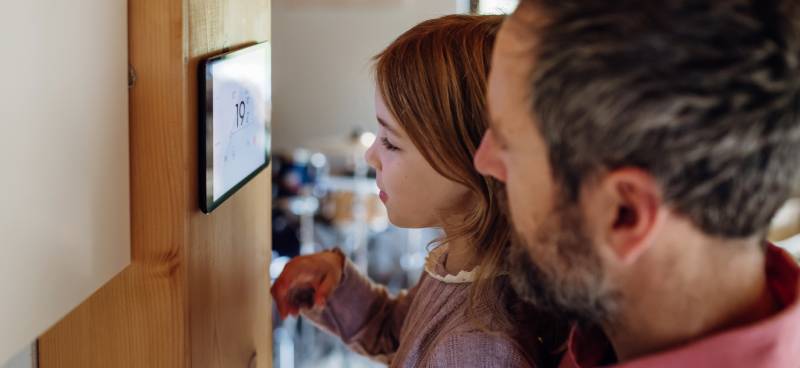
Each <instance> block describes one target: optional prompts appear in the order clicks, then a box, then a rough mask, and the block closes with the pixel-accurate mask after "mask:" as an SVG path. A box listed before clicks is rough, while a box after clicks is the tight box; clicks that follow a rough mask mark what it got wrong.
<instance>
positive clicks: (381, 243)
mask: <svg viewBox="0 0 800 368" xmlns="http://www.w3.org/2000/svg"><path fill="white" fill-rule="evenodd" d="M516 3H517V0H273V2H272V12H273V17H272V19H273V25H272V37H273V70H274V71H273V83H274V84H273V98H274V100H273V119H272V129H273V131H272V133H273V134H272V136H273V137H278V138H276V139H273V152H274V155H273V161H272V168H273V193H272V196H273V201H272V203H273V209H272V215H273V218H272V232H273V235H272V236H273V240H272V244H273V255H272V264H271V267H270V273H271V276H272V278H273V280H274V279H275V278H276V277H277V276H278V275H279V274H280V271H281V270H282V268H283V266H284V265H285V264H286V262H287V261H288V260H289V259H290V258H291V257H294V256H296V255H298V254H307V253H312V252H316V251H320V250H323V249H328V248H332V247H335V246H338V247H340V248H341V249H342V250H343V251H344V252H345V253H346V254H347V255H348V257H349V258H350V259H351V260H353V261H354V262H355V263H356V264H357V265H358V267H359V268H360V269H361V270H362V271H364V272H366V273H367V274H368V275H369V276H370V278H371V279H372V280H374V281H376V282H380V283H382V284H385V285H387V287H388V288H389V289H390V290H391V291H392V292H397V291H398V290H401V289H404V288H407V287H409V286H411V285H413V284H414V283H415V282H416V281H417V279H418V277H419V275H420V273H421V272H422V267H423V262H424V259H425V255H426V251H427V246H428V244H429V243H430V242H431V241H432V240H434V239H435V238H436V237H437V236H438V235H439V233H438V232H437V230H435V229H417V230H406V229H399V228H396V227H393V226H392V225H391V224H390V223H389V222H388V219H387V217H386V213H385V209H384V208H383V205H382V204H381V202H380V200H379V199H378V196H377V187H376V185H375V180H374V173H373V172H371V170H370V169H369V168H368V166H367V164H366V162H365V161H364V159H363V155H364V151H365V150H366V149H367V147H368V146H369V145H371V144H372V141H373V140H374V139H375V135H374V133H375V131H376V129H377V123H376V121H375V113H374V106H373V98H374V96H373V93H374V85H373V79H372V77H373V74H372V69H371V68H372V61H371V59H372V57H373V56H374V55H376V54H377V53H378V52H380V51H381V50H382V49H383V48H384V47H386V46H387V45H389V43H391V42H392V41H393V40H394V39H395V38H396V37H397V36H399V35H400V34H401V33H403V32H404V31H406V30H407V29H409V28H410V27H412V26H413V25H415V24H417V23H419V22H421V21H423V20H426V19H430V18H434V17H438V16H441V15H445V14H452V13H469V12H472V13H483V14H488V13H493V14H497V13H505V14H507V13H510V12H511V11H513V9H514V7H515V6H516ZM797 193H798V195H796V197H800V190H798V192H797ZM798 233H800V198H795V199H792V200H791V201H790V202H789V203H787V205H786V207H785V208H784V209H783V210H782V211H781V212H780V213H779V214H778V216H776V218H775V223H774V229H773V231H772V232H771V234H770V238H771V239H772V240H775V241H782V242H781V243H780V244H781V245H784V246H786V247H788V248H790V249H792V250H793V251H794V252H795V254H798V253H800V238H798V237H797V236H795V235H796V234H798ZM793 236H794V237H793ZM273 316H275V319H274V321H273V326H274V330H273V345H274V346H273V352H274V366H275V367H277V368H293V367H314V368H324V367H381V366H383V365H381V364H378V363H375V362H372V361H370V360H369V359H367V358H364V357H361V356H358V355H356V354H354V353H350V352H349V351H348V350H347V348H346V347H344V346H343V344H342V343H341V342H339V340H338V339H337V338H334V337H331V336H329V335H326V334H325V333H324V332H321V331H320V330H318V329H316V328H315V327H314V326H312V325H310V324H309V323H307V322H306V321H304V320H302V318H301V319H297V318H289V319H287V320H285V321H280V319H279V318H278V317H277V316H278V314H277V312H273Z"/></svg>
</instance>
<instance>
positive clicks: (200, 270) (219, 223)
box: [39, 0, 272, 368]
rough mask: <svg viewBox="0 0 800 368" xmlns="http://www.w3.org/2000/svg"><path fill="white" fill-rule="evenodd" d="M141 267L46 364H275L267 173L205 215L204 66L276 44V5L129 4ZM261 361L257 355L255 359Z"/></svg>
mask: <svg viewBox="0 0 800 368" xmlns="http://www.w3.org/2000/svg"><path fill="white" fill-rule="evenodd" d="M128 6H129V52H130V61H131V65H132V66H133V68H134V69H135V71H136V76H137V78H136V82H135V85H134V86H133V88H132V89H131V91H130V92H131V93H130V126H131V128H130V129H131V132H130V133H131V232H132V238H131V241H132V262H133V263H132V265H131V266H130V267H128V268H127V269H126V270H125V271H123V272H122V273H121V274H120V275H118V276H117V277H116V278H114V279H113V280H112V281H111V282H109V283H108V284H106V285H105V286H104V287H103V288H101V289H100V290H99V291H98V292H97V293H95V294H94V295H93V296H92V297H90V298H89V299H88V300H86V301H85V302H84V303H83V304H81V306H79V307H78V308H77V309H76V310H74V311H73V312H72V313H70V314H69V315H68V316H67V317H65V318H64V319H63V320H62V321H60V322H59V323H58V324H56V325H55V326H53V328H51V329H50V330H49V331H48V332H47V333H45V334H44V335H43V336H42V337H41V338H40V344H39V349H40V366H41V367H43V368H50V367H76V368H77V367H80V368H87V367H103V368H106V367H115V368H116V367H147V368H157V367H165V368H180V367H248V366H250V364H251V362H257V365H253V366H258V367H270V366H271V363H272V358H271V349H270V347H271V340H270V337H271V326H270V318H271V315H270V310H271V309H270V308H271V306H270V300H269V285H268V280H269V277H268V268H267V267H268V264H269V258H270V247H271V244H270V234H271V231H270V213H271V211H270V206H271V205H270V193H271V188H270V175H269V169H266V170H265V171H264V172H262V173H261V174H260V175H259V176H258V177H256V178H255V179H254V180H253V181H251V182H250V183H249V184H248V185H247V186H245V187H244V188H243V189H242V190H240V191H239V192H237V193H236V194H235V195H234V196H233V197H232V198H230V199H229V200H228V201H227V202H226V203H225V204H224V205H222V206H221V207H219V208H218V209H217V210H215V211H214V212H213V213H212V214H211V215H204V214H202V213H201V212H200V211H199V209H198V203H197V202H198V200H197V199H196V198H197V197H198V194H197V191H198V185H197V179H196V178H197V157H198V147H197V143H196V142H197V112H196V111H197V80H196V75H197V74H196V68H197V64H198V62H199V60H200V59H201V58H203V57H205V56H208V55H210V54H216V53H218V52H221V51H222V49H223V48H228V47H237V46H240V45H245V44H248V43H251V42H257V41H264V40H268V39H269V24H270V9H269V0H231V1H227V0H130V1H129V5H128ZM253 357H257V359H253Z"/></svg>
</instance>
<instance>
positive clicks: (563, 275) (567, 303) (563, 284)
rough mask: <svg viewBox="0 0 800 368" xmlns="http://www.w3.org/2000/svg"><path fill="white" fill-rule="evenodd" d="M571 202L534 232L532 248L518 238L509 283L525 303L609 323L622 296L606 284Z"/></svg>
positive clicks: (585, 320) (581, 319)
mask: <svg viewBox="0 0 800 368" xmlns="http://www.w3.org/2000/svg"><path fill="white" fill-rule="evenodd" d="M567 203H568V202H567V201H561V205H560V206H557V207H556V210H554V211H553V212H552V213H551V214H550V215H549V216H548V218H547V219H546V220H545V222H544V223H542V224H541V225H540V226H539V227H538V228H537V229H536V231H535V233H534V237H533V242H534V243H533V244H526V241H525V238H524V237H523V236H522V235H521V234H519V233H517V234H514V235H515V236H513V240H512V245H511V249H510V251H509V255H510V257H509V260H508V261H509V272H510V279H511V285H512V286H513V288H514V290H515V291H516V292H517V294H518V295H519V296H520V298H522V299H523V300H525V301H527V302H529V303H531V304H533V305H535V306H538V307H540V308H543V309H546V310H550V311H552V312H554V313H556V314H559V315H562V316H564V317H565V318H568V319H571V320H576V321H578V322H580V323H594V324H604V323H611V322H612V319H613V314H614V312H615V309H616V305H617V299H618V293H616V292H614V291H613V290H611V289H609V286H608V285H607V282H606V275H605V272H604V269H603V266H602V264H601V262H600V258H599V256H598V255H597V253H596V251H595V247H594V246H593V244H592V240H591V239H590V238H589V237H588V236H587V234H586V230H585V222H584V221H583V217H582V214H581V213H580V209H579V207H578V206H577V205H572V206H570V205H568V204H567ZM528 249H536V250H538V252H536V253H538V254H532V253H529V252H528Z"/></svg>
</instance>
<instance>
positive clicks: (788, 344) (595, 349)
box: [560, 244, 800, 368]
mask: <svg viewBox="0 0 800 368" xmlns="http://www.w3.org/2000/svg"><path fill="white" fill-rule="evenodd" d="M766 273H767V282H768V283H769V288H770V291H771V292H772V294H773V295H774V296H775V299H776V300H777V301H778V302H779V303H780V304H781V305H780V306H781V309H780V310H779V311H778V312H777V313H775V314H773V315H771V316H769V317H767V318H766V319H763V320H761V321H758V322H755V323H752V324H749V325H745V326H741V327H737V328H733V329H730V330H727V331H721V332H718V333H715V334H712V335H710V336H707V337H705V338H702V339H699V340H697V341H694V342H691V343H689V344H686V345H683V346H680V347H677V348H674V349H670V350H666V351H662V352H659V353H656V354H652V355H647V356H643V357H639V358H636V359H633V360H630V361H626V362H624V363H620V364H616V363H614V362H615V358H614V351H613V349H612V348H611V343H610V342H609V341H608V339H607V338H606V337H605V336H604V335H603V333H602V332H601V331H599V330H587V331H580V330H578V329H577V328H575V329H573V330H572V333H571V334H570V337H569V342H568V350H567V352H566V354H565V355H564V358H563V359H562V360H561V365H560V367H561V368H583V367H597V366H603V365H609V366H615V367H624V368H639V367H648V368H652V367H726V368H735V367H743V368H744V367H747V368H752V367H770V368H772V367H775V368H782V367H792V368H797V367H800V267H798V265H797V263H796V262H795V260H794V259H793V258H792V257H791V256H790V255H789V254H788V253H786V251H784V250H783V249H780V248H778V247H776V246H774V245H772V244H770V245H769V246H768V249H767V257H766Z"/></svg>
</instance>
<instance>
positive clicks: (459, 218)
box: [271, 15, 566, 367]
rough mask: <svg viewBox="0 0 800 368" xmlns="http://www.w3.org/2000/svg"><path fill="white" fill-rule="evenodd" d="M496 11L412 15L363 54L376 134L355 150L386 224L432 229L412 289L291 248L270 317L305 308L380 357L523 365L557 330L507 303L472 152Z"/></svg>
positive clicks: (549, 346) (550, 347) (483, 183)
mask: <svg viewBox="0 0 800 368" xmlns="http://www.w3.org/2000/svg"><path fill="white" fill-rule="evenodd" d="M501 22H502V17H501V16H465V15H451V16H445V17H442V18H438V19H433V20H429V21H426V22H423V23H421V24H419V25H417V26H416V27H414V28H412V29H411V30H409V31H407V32H406V33H404V34H403V35H401V36H400V37H399V38H398V39H397V40H396V41H395V42H394V43H392V44H391V45H390V46H389V47H388V48H387V49H386V50H384V51H383V52H382V53H381V54H379V55H378V56H376V61H377V63H376V82H377V88H376V94H375V109H376V113H377V119H378V123H379V126H380V128H379V131H378V139H376V141H375V143H374V144H373V145H372V147H370V149H369V150H368V151H367V153H366V158H367V161H368V162H369V164H370V166H372V167H373V168H375V170H376V173H377V182H378V186H379V188H380V198H381V200H382V201H383V202H384V204H385V205H386V209H387V213H388V215H389V219H390V221H391V222H392V223H393V224H394V225H396V226H399V227H407V228H421V227H439V228H442V230H443V231H444V233H445V235H444V237H443V238H442V239H441V240H440V241H438V244H439V246H438V247H437V248H435V249H434V250H432V251H431V252H430V254H429V255H428V257H427V260H426V264H425V272H424V273H423V275H422V276H421V277H420V280H419V282H418V284H417V285H416V286H414V287H413V288H411V289H410V290H408V291H406V292H403V293H400V295H398V296H397V297H390V296H388V294H387V292H386V290H385V289H384V288H383V287H381V286H378V285H376V284H373V283H371V282H370V281H369V280H368V279H367V278H366V277H364V276H363V275H361V274H359V273H358V272H357V271H356V269H355V267H354V266H353V265H352V264H351V263H350V261H348V260H346V259H345V257H344V256H343V255H342V253H341V252H339V251H338V250H333V251H327V252H320V253H316V254H311V255H307V256H300V257H296V258H294V259H293V260H292V261H291V262H289V263H288V264H287V265H286V267H285V269H284V271H283V273H282V274H281V275H280V277H279V278H278V279H277V280H276V281H275V285H274V286H273V287H272V289H271V292H272V295H273V297H274V299H275V301H276V303H277V305H278V310H279V312H280V314H281V317H284V318H285V317H286V316H288V315H294V314H297V313H298V312H300V311H301V310H302V312H303V315H304V316H306V317H307V318H310V319H311V320H312V321H314V322H315V323H316V324H317V325H319V326H321V327H322V328H324V329H325V330H327V331H329V332H331V333H333V334H335V335H337V336H339V337H341V338H342V340H343V341H344V342H345V343H347V344H348V345H349V346H350V347H351V348H352V349H354V350H355V351H357V352H359V353H362V354H365V355H368V356H371V357H373V358H375V359H377V360H380V361H383V362H386V363H389V364H390V366H392V367H431V366H435V367H530V366H536V365H546V364H548V363H549V362H551V361H555V356H553V355H552V352H553V351H554V350H555V349H556V347H557V345H558V344H559V343H560V342H561V340H562V337H563V334H564V332H565V331H566V326H565V325H564V324H563V323H561V322H560V321H558V320H557V319H555V318H553V317H551V316H545V315H543V314H542V313H540V312H538V311H535V310H532V309H531V308H530V307H527V306H525V305H523V304H522V303H520V302H519V300H518V299H517V298H516V296H515V295H514V293H513V291H512V290H511V288H510V287H509V286H508V280H507V277H506V276H505V275H504V274H503V270H504V263H505V255H506V249H507V247H508V245H509V237H510V234H511V228H510V226H509V223H508V220H507V219H506V217H505V216H503V214H502V213H501V208H500V205H501V204H502V201H501V199H500V198H498V194H499V190H500V188H499V185H498V183H497V182H495V181H494V180H492V179H490V178H487V177H483V176H481V175H480V174H479V173H478V172H477V171H475V169H474V168H473V165H472V159H473V155H474V154H475V150H476V149H477V147H478V145H479V143H480V140H481V137H482V136H483V133H484V131H485V130H486V129H487V126H488V124H487V120H486V119H487V114H486V111H485V94H484V93H485V87H486V78H487V75H488V72H489V60H490V54H491V50H492V46H493V44H494V39H495V34H496V32H497V30H498V28H499V26H500V23H501Z"/></svg>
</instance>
